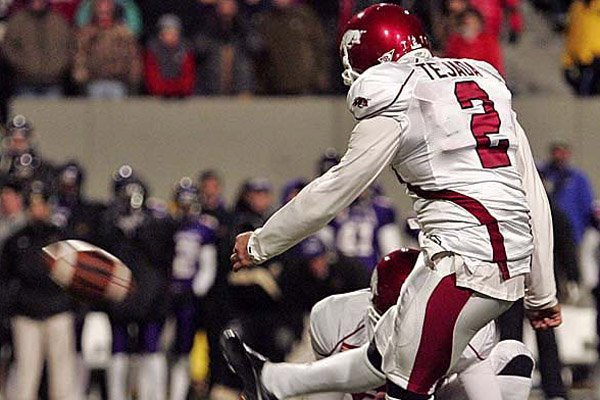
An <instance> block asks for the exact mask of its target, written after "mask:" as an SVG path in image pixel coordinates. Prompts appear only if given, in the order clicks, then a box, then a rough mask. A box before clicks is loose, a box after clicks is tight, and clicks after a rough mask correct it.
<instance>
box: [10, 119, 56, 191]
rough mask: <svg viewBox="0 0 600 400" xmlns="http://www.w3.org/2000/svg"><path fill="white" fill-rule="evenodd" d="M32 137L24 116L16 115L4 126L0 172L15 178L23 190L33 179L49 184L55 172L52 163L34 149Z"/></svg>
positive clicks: (31, 129) (30, 127)
mask: <svg viewBox="0 0 600 400" xmlns="http://www.w3.org/2000/svg"><path fill="white" fill-rule="evenodd" d="M34 137H35V132H34V129H33V125H32V124H31V123H30V122H29V121H28V120H27V119H26V118H25V117H24V116H22V115H17V116H15V117H14V118H12V119H11V120H10V121H9V122H8V124H7V126H6V134H5V140H4V142H3V144H4V148H3V149H2V153H1V154H0V174H2V175H7V176H10V177H11V178H13V179H16V180H17V181H19V183H20V184H21V185H22V186H23V189H24V190H28V189H29V185H30V183H31V182H33V181H35V180H39V181H42V182H44V183H45V184H46V185H51V184H52V181H53V179H54V175H55V173H56V171H55V169H54V167H53V166H52V164H51V163H50V162H48V161H47V160H45V159H44V158H43V157H41V156H40V154H39V153H38V152H37V150H36V149H35V147H34V145H33V140H34Z"/></svg>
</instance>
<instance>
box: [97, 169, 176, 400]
mask: <svg viewBox="0 0 600 400" xmlns="http://www.w3.org/2000/svg"><path fill="white" fill-rule="evenodd" d="M112 192H113V193H112V194H113V200H112V203H111V204H110V206H109V208H108V209H107V210H106V212H105V213H104V215H103V218H102V223H101V225H100V229H99V235H98V240H97V243H98V244H99V245H100V246H101V247H102V248H104V249H106V250H107V251H109V252H110V253H111V254H114V255H115V256H116V257H118V258H119V259H121V260H122V261H123V262H124V263H125V264H126V265H127V266H128V267H129V268H130V269H131V271H132V273H133V277H134V279H135V282H136V284H137V285H136V288H137V290H136V291H135V292H134V293H133V294H132V295H130V296H128V297H127V299H125V300H124V301H123V302H121V303H115V304H111V305H110V306H109V309H108V314H109V318H110V323H111V328H112V338H113V341H112V351H113V356H112V360H111V363H110V367H109V370H108V379H107V381H108V391H109V398H110V399H111V400H124V399H126V398H127V393H128V382H127V376H128V369H129V359H130V355H132V354H140V362H139V369H138V374H137V377H138V381H137V388H138V394H139V396H140V398H144V399H150V400H155V399H164V398H165V397H166V392H167V361H166V357H165V355H164V353H162V352H161V349H160V335H161V332H162V327H163V324H164V321H165V318H166V314H167V310H168V303H167V297H168V296H165V293H167V289H168V277H169V272H168V268H169V266H170V265H171V262H172V261H173V252H174V244H173V237H174V233H175V229H174V228H175V226H174V224H173V223H172V221H171V220H170V219H168V218H163V219H159V218H157V217H155V216H154V215H153V214H152V213H151V211H150V210H148V208H147V207H146V200H147V197H148V189H147V186H146V184H145V183H144V181H143V180H142V179H141V178H140V177H139V176H137V174H136V173H135V172H134V171H133V169H132V168H131V167H130V166H129V165H124V166H122V167H120V168H119V169H118V170H117V171H116V172H115V173H114V175H113V179H112ZM132 334H133V336H134V338H133V339H134V340H131V339H132V338H131V337H130V335H132ZM134 343H135V344H137V346H134V345H133V344H134Z"/></svg>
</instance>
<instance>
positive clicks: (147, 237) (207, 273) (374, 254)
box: [0, 115, 600, 400]
mask: <svg viewBox="0 0 600 400" xmlns="http://www.w3.org/2000/svg"><path fill="white" fill-rule="evenodd" d="M34 133H35V132H34V127H33V126H32V124H31V122H30V121H28V120H27V119H26V118H25V117H24V116H21V115H18V116H15V117H13V118H12V119H11V120H10V121H9V123H8V125H7V130H6V134H5V139H4V142H3V149H2V153H1V154H0V249H1V251H0V321H1V324H0V349H1V350H0V398H2V394H3V393H4V394H5V396H6V398H7V399H27V400H29V399H35V398H38V394H39V396H40V397H39V398H47V397H46V396H47V395H48V396H49V398H56V399H58V398H60V399H85V398H87V397H86V396H87V394H88V393H89V391H90V390H91V388H97V389H98V391H99V393H101V394H102V398H107V399H111V400H121V399H127V398H130V397H129V396H131V395H132V394H136V395H137V398H141V399H150V400H153V399H165V398H167V393H168V398H170V399H171V400H179V399H182V400H183V399H187V398H190V397H189V396H192V397H191V398H198V397H200V398H203V397H206V396H210V397H211V398H213V399H234V398H237V393H238V392H237V390H238V388H239V382H238V381H237V379H236V378H235V377H234V376H233V375H232V374H231V373H230V372H229V370H228V369H227V368H226V366H225V363H224V360H223V359H222V356H221V354H220V352H219V350H218V337H219V334H220V332H222V330H223V329H225V328H227V327H234V328H235V329H236V331H238V332H239V333H240V334H241V335H242V336H243V337H244V340H245V341H247V342H248V343H250V345H251V346H253V347H254V348H255V349H257V350H258V351H260V352H261V353H262V354H265V355H267V356H268V357H269V358H270V359H272V360H275V361H282V360H284V359H285V358H286V357H287V356H288V355H289V354H290V352H291V351H292V350H293V348H294V346H295V345H296V344H297V343H298V342H299V341H300V340H301V339H302V333H303V331H304V328H305V326H304V322H305V316H306V315H307V313H308V312H309V311H310V310H311V308H312V306H313V305H314V304H315V303H316V302H318V301H319V300H321V299H323V298H325V297H327V296H329V295H332V294H337V293H344V292H348V291H352V290H355V289H359V288H364V287H368V283H369V277H370V273H371V271H372V269H373V267H374V266H375V264H376V263H377V261H378V260H379V259H380V258H381V257H382V256H383V255H385V254H387V253H389V252H390V251H392V250H395V249H397V248H399V247H401V246H412V247H415V246H417V244H416V243H417V241H416V237H417V235H418V232H419V230H418V224H416V222H415V221H414V220H413V219H412V218H411V216H410V215H405V216H404V217H405V218H403V220H402V221H400V219H399V218H398V217H397V215H396V211H395V209H394V207H393V206H392V204H391V202H390V200H389V199H387V198H386V197H385V196H384V193H383V190H382V188H381V187H380V186H379V185H378V184H377V183H375V184H374V185H373V186H372V187H371V188H369V189H368V190H367V191H365V192H364V193H363V194H362V195H361V196H360V197H359V198H358V199H357V200H356V201H355V202H354V203H353V204H352V205H351V206H350V207H348V208H347V209H345V210H344V211H343V212H341V213H340V214H339V215H338V216H337V217H336V218H335V219H334V220H333V221H332V222H331V223H330V224H329V225H328V226H327V227H326V228H324V229H323V230H321V231H319V232H318V233H317V234H315V235H314V236H311V237H310V238H308V239H306V240H304V241H302V242H301V243H300V244H298V245H297V246H295V247H294V248H292V249H290V250H289V251H287V252H286V253H284V254H283V255H282V256H279V257H277V258H276V259H275V260H272V261H270V262H268V263H266V264H265V265H261V266H259V267H257V268H254V269H250V270H244V271H241V272H238V273H235V274H234V273H232V272H231V271H230V262H229V255H230V253H231V248H232V243H233V240H234V238H235V236H236V235H237V234H238V233H240V232H244V231H248V230H254V229H256V228H258V227H260V226H262V225H263V224H264V222H265V221H266V219H267V218H268V217H269V216H270V215H271V214H272V213H273V212H275V211H276V209H277V208H278V207H280V206H282V205H285V204H286V203H287V202H289V201H290V200H291V199H293V198H294V196H296V195H297V194H298V193H299V192H300V191H301V190H302V188H303V187H304V186H305V185H306V184H307V182H308V181H307V180H306V179H305V178H297V179H293V180H290V181H289V182H288V183H287V184H286V185H285V186H284V187H283V189H282V190H281V193H280V194H279V195H277V194H276V193H275V191H274V188H273V186H272V185H271V183H270V182H269V181H268V180H267V179H266V178H258V177H257V178H251V179H248V180H247V181H245V182H244V183H243V184H242V186H241V187H240V189H239V194H238V196H237V200H236V201H235V203H234V204H233V206H231V207H230V206H228V205H227V203H226V201H225V199H224V198H223V195H222V183H223V182H222V177H221V175H220V173H219V172H218V171H216V170H203V171H200V172H198V173H196V174H190V177H183V178H181V179H180V180H178V181H177V182H174V186H173V191H172V194H171V197H170V198H169V199H158V198H156V197H152V196H151V192H150V186H149V182H148V181H147V180H146V179H144V177H142V176H141V175H140V174H139V173H138V171H136V170H135V168H133V167H132V166H130V165H122V166H116V169H115V171H114V173H113V175H112V176H110V177H107V182H109V184H110V185H109V187H110V200H109V201H108V202H106V203H100V202H95V201H90V200H88V199H87V198H86V196H85V194H84V185H85V177H86V175H85V171H84V168H83V167H82V165H80V164H79V163H78V162H77V161H68V162H66V163H65V164H63V165H54V164H52V163H50V162H49V161H47V160H46V159H45V158H44V157H43V156H42V155H41V154H40V152H39V151H38V149H37V148H36V146H35V145H34V144H35V141H34V137H35V135H34ZM338 162H339V155H338V153H337V152H336V151H335V150H333V149H329V150H327V151H325V152H324V153H323V154H322V156H321V158H320V159H319V160H317V163H316V168H315V176H318V175H321V174H322V173H324V172H325V171H327V170H328V169H330V168H335V165H336V164H337V163H338ZM192 172H193V171H192ZM540 172H541V175H542V177H543V179H544V182H545V183H546V187H547V190H548V194H549V198H550V201H551V205H552V213H553V219H554V228H555V270H556V275H557V281H558V287H559V296H560V298H561V301H562V302H563V303H571V304H586V302H587V304H592V301H593V300H592V299H593V298H592V297H591V294H590V293H587V294H586V293H584V291H585V289H583V287H584V285H582V284H581V277H580V266H579V265H578V254H579V249H578V247H579V246H580V245H581V241H582V238H583V235H584V232H585V231H586V230H587V229H590V228H593V227H596V228H597V227H598V221H599V220H600V212H598V210H597V209H595V208H594V203H593V201H594V200H593V199H594V193H593V189H592V187H591V184H590V182H589V179H588V178H587V176H586V174H585V173H584V172H583V171H581V170H579V169H577V168H575V167H573V166H572V164H571V150H570V147H569V144H568V143H565V142H555V143H553V144H552V145H551V148H550V152H549V159H548V161H547V163H545V164H543V165H540ZM64 239H79V240H84V241H87V242H90V243H92V244H95V245H97V246H100V247H102V248H104V249H106V250H107V251H109V252H110V253H112V254H114V255H115V256H117V257H119V258H120V259H121V260H123V261H124V262H125V263H126V264H127V265H128V266H129V267H130V268H131V270H132V272H133V277H134V279H135V281H136V287H137V291H136V292H134V294H133V295H132V296H130V297H128V298H127V300H126V301H124V302H123V303H119V304H110V303H103V302H101V301H98V302H93V303H89V302H79V301H77V300H76V299H75V298H73V297H71V296H70V295H68V294H67V293H66V292H64V291H63V290H62V289H60V288H59V287H58V286H57V285H56V284H54V283H53V282H52V280H51V279H50V277H49V275H48V273H47V267H46V265H45V263H44V260H43V259H42V258H41V257H40V256H39V254H40V253H39V249H40V248H41V247H43V246H45V245H47V244H49V243H52V242H56V241H58V240H64ZM596 301H597V302H598V307H599V309H600V300H596ZM98 313H101V314H102V315H106V316H107V319H108V322H109V324H107V325H108V326H109V328H107V329H108V332H109V333H108V336H110V337H111V338H112V342H110V343H111V344H110V345H109V346H108V347H109V348H108V349H107V352H108V353H109V356H108V360H107V361H106V362H105V363H104V364H103V365H102V366H101V368H99V369H98V370H94V368H93V366H90V362H89V360H88V361H87V362H86V361H84V360H83V356H82V351H83V348H84V347H85V346H84V344H83V343H82V340H83V332H84V326H85V325H86V324H90V323H91V322H90V321H89V319H88V318H87V317H88V316H89V315H90V314H94V315H96V314H98ZM86 321H87V322H86ZM168 327H170V328H171V334H170V335H169V334H166V333H165V331H168ZM500 327H501V332H502V338H503V339H517V340H522V335H523V307H522V303H521V304H516V305H515V306H514V307H513V308H512V309H511V310H510V312H507V313H506V314H505V315H504V316H503V318H502V319H501V321H500ZM94 329H95V332H94V335H95V336H102V335H101V333H100V332H101V330H98V329H97V328H94ZM598 329H599V332H600V320H599V326H598ZM88 330H89V329H88ZM537 340H538V348H539V354H540V357H541V358H540V363H539V368H540V371H541V374H542V388H543V389H544V392H545V393H546V397H547V398H555V399H561V398H563V399H566V398H568V396H567V388H566V386H565V384H564V383H563V380H562V376H561V369H562V366H561V362H560V359H559V352H558V347H557V340H556V337H555V336H554V332H553V331H545V332H538V333H537ZM87 346H88V347H90V346H91V347H94V345H93V344H92V345H89V344H88V345H87ZM132 371H135V374H133V372H132ZM132 376H135V379H133V378H132Z"/></svg>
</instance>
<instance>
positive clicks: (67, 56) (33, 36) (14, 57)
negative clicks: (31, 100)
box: [2, 0, 73, 97]
mask: <svg viewBox="0 0 600 400" xmlns="http://www.w3.org/2000/svg"><path fill="white" fill-rule="evenodd" d="M72 41H73V36H72V32H71V29H70V28H69V26H68V24H67V22H66V21H65V20H64V19H63V18H62V17H60V16H59V15H57V14H56V13H54V12H53V11H51V10H50V9H49V7H48V0H29V3H28V7H27V8H26V9H24V10H21V11H19V12H17V13H16V14H15V15H13V16H12V17H10V19H9V22H8V27H7V29H6V37H5V40H4V44H3V46H2V47H3V52H4V54H5V57H6V59H7V60H8V63H9V65H10V66H11V68H12V69H13V71H14V85H15V93H16V94H17V95H18V96H29V97H34V96H35V97H41V96H44V97H60V96H61V95H62V93H63V90H62V87H61V84H62V80H63V78H64V77H65V74H66V72H67V71H68V68H69V67H70V65H71V60H72V55H73V42H72Z"/></svg>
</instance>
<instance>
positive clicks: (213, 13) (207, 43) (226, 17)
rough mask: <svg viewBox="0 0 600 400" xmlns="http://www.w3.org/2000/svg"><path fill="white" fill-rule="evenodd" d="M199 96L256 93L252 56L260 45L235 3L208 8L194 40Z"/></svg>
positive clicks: (221, 0)
mask: <svg viewBox="0 0 600 400" xmlns="http://www.w3.org/2000/svg"><path fill="white" fill-rule="evenodd" d="M194 44H195V47H196V52H197V54H198V85H197V93H198V94H203V95H204V94H250V93H252V92H254V91H255V77H254V75H255V73H254V63H253V61H252V58H253V56H254V55H255V54H256V53H257V52H258V51H259V50H260V48H261V42H260V40H259V38H258V36H257V35H256V34H255V32H254V31H253V30H252V28H251V26H250V24H249V23H248V21H246V20H245V19H244V18H243V16H242V15H241V14H240V13H239V9H238V5H237V2H236V1H235V0H218V1H217V2H216V5H215V6H214V8H207V9H206V11H205V15H204V18H203V22H202V27H201V29H200V31H199V32H198V34H197V35H196V37H195V40H194Z"/></svg>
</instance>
